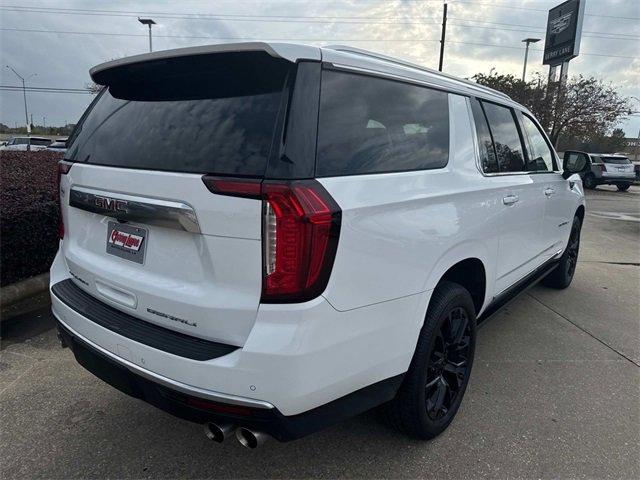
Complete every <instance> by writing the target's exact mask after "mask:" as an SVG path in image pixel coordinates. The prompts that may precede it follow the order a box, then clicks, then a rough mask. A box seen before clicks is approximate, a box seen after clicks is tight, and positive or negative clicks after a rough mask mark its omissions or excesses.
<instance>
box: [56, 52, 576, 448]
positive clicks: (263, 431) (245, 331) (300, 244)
mask: <svg viewBox="0 0 640 480" xmlns="http://www.w3.org/2000/svg"><path fill="white" fill-rule="evenodd" d="M220 72H224V74H223V75H221V74H220ZM91 76H92V79H93V80H94V81H95V82H96V83H97V84H100V85H105V86H106V88H104V89H102V91H101V92H100V93H99V94H98V95H97V96H96V99H95V100H94V102H93V103H92V105H91V106H90V107H89V109H88V110H87V112H85V114H84V115H83V117H82V118H81V120H80V122H79V123H78V125H77V126H76V128H75V130H74V133H73V134H72V136H71V137H70V140H69V144H68V150H67V153H66V155H65V157H64V160H63V161H62V162H60V198H61V211H62V216H61V217H62V219H63V224H62V225H61V228H60V232H61V241H60V249H59V252H58V254H57V256H56V259H55V260H54V262H53V265H52V267H51V276H50V278H51V287H50V288H51V298H52V309H53V314H54V316H55V318H56V319H57V324H58V328H59V332H60V336H61V339H62V341H63V342H64V344H65V345H67V346H69V347H71V348H72V349H73V352H74V354H75V356H76V359H77V360H78V362H79V363H80V364H82V365H83V366H84V367H85V368H87V369H88V370H89V371H91V372H93V373H94V374H95V375H97V376H99V377H100V378H102V379H103V380H105V381H106V382H108V383H110V384H112V385H113V386H115V387H116V388H119V389H121V390H123V391H124V392H126V393H128V394H130V395H133V396H135V397H138V398H141V399H143V400H145V401H147V402H149V403H151V404H153V405H155V406H157V407H159V408H161V409H164V410H166V411H168V412H171V413H172V414H174V415H177V416H180V417H182V418H185V419H188V420H191V421H194V422H199V423H202V424H204V425H205V432H206V434H207V436H208V437H209V438H212V439H214V440H216V441H223V440H224V439H225V437H227V436H228V435H229V434H231V433H233V432H235V435H236V437H237V438H238V440H239V441H240V442H241V443H242V444H243V445H245V446H248V447H252V448H254V447H256V446H257V445H258V444H259V443H260V442H261V440H262V439H264V438H265V437H267V436H273V437H275V438H276V439H278V440H281V441H287V440H292V439H296V438H300V437H302V436H304V435H307V434H309V433H311V432H314V431H317V430H319V429H320V428H323V427H324V426H327V425H329V424H332V423H335V422H338V421H340V420H342V419H345V418H347V417H350V416H352V415H356V414H358V413H360V412H363V411H365V410H368V409H370V408H372V407H375V406H377V405H381V404H386V406H385V408H386V410H387V412H388V414H389V417H390V419H391V421H392V422H393V424H394V425H396V426H397V427H398V428H399V429H400V430H401V431H403V432H405V433H406V434H408V435H410V436H412V437H417V438H422V439H429V438H433V437H435V436H436V435H438V434H440V433H441V432H442V431H444V430H445V429H446V428H447V426H448V425H449V424H450V423H451V421H452V420H453V418H454V416H455V414H456V412H457V410H458V407H459V406H460V404H461V402H462V398H463V395H464V392H465V389H466V386H467V382H468V381H469V376H470V374H471V367H472V364H473V358H474V348H475V339H476V324H477V322H478V321H481V320H482V319H484V318H487V317H488V316H489V315H491V314H492V313H493V312H495V311H496V310H497V309H499V308H500V307H501V306H503V305H504V304H505V303H506V302H507V301H508V300H510V299H512V298H513V297H514V296H515V295H517V294H519V293H520V292H522V291H523V290H524V289H525V288H526V287H527V286H529V285H531V284H532V283H534V282H536V281H538V280H540V279H542V278H544V280H543V281H544V283H545V284H546V285H548V286H550V287H553V288H559V289H562V288H566V287H567V286H569V284H570V283H571V280H572V278H573V274H574V272H575V268H576V264H577V258H578V252H579V245H580V229H581V225H582V220H583V218H584V195H583V191H582V183H581V182H580V180H579V177H577V176H575V175H573V173H574V172H577V171H581V170H582V169H583V168H584V162H583V164H582V165H581V164H580V161H579V160H577V161H575V162H573V163H572V165H567V166H566V168H565V169H564V172H563V169H562V167H561V166H560V165H559V162H558V158H557V155H556V153H555V151H554V150H553V148H552V147H551V144H550V142H549V139H548V138H547V136H546V135H545V133H544V132H543V130H542V128H541V127H540V125H539V123H538V122H537V121H536V120H535V118H534V117H533V115H532V114H531V112H529V111H528V110H527V109H526V108H524V107H523V106H521V105H519V104H517V103H515V102H514V101H513V100H511V99H510V98H509V97H508V96H507V95H505V94H502V93H499V92H497V91H495V90H492V89H489V88H486V87H482V86H479V85H477V84H475V83H472V82H467V81H465V80H460V79H457V78H455V77H451V76H447V75H444V74H441V73H439V72H435V71H432V70H426V69H423V68H420V67H417V66H415V65H412V64H408V63H406V62H402V61H399V60H395V59H392V58H389V57H384V56H381V55H378V54H375V53H372V52H366V51H362V50H358V49H353V48H350V47H340V46H336V47H325V48H316V47H310V46H304V45H293V44H277V43H269V44H267V43H242V44H225V45H213V46H202V47H194V48H185V49H179V50H167V51H162V52H154V53H152V54H144V55H139V56H135V57H130V58H123V59H119V60H115V61H112V62H108V63H105V64H102V65H99V66H97V67H94V68H93V69H92V70H91ZM131 415H135V412H134V411H132V412H131Z"/></svg>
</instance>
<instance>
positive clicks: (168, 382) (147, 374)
mask: <svg viewBox="0 0 640 480" xmlns="http://www.w3.org/2000/svg"><path fill="white" fill-rule="evenodd" d="M53 315H54V316H55V317H56V319H57V320H58V321H59V322H60V323H61V324H62V326H63V327H64V328H66V329H67V330H69V332H71V333H72V334H73V335H74V336H76V337H78V338H79V339H80V340H81V341H83V342H84V343H86V344H87V345H89V346H90V347H91V348H93V349H95V350H97V351H98V352H99V353H101V354H102V355H104V356H106V357H107V358H109V360H111V361H113V362H115V363H117V364H118V365H121V366H123V367H125V368H126V369H127V370H129V371H130V372H132V373H135V374H136V375H140V376H141V377H144V378H146V379H147V380H150V381H152V382H155V383H159V384H160V385H163V386H165V387H167V388H171V389H173V390H177V391H179V392H181V393H185V394H187V395H192V396H194V397H199V398H204V399H206V400H212V401H215V402H221V403H228V404H230V405H240V406H243V407H252V408H261V409H271V408H275V407H274V406H273V405H272V404H271V403H269V402H264V401H262V400H254V399H253V398H246V397H239V396H236V395H229V394H226V393H220V392H214V391H212V390H205V389H203V388H198V387H193V386H191V385H187V384H186V383H182V382H178V381H177V380H172V379H170V378H167V377H165V376H163V375H160V374H158V373H154V372H151V371H149V370H145V369H144V368H141V367H139V366H138V365H136V364H135V363H132V362H130V361H129V360H125V359H124V358H121V357H118V356H117V355H115V354H113V353H111V352H110V351H109V350H106V349H104V348H102V347H101V346H100V345H96V344H95V343H93V342H92V341H91V340H88V339H87V338H85V337H83V336H82V335H79V334H78V333H77V332H76V331H75V330H73V329H72V328H71V327H69V325H67V324H66V323H64V322H63V321H62V320H60V317H58V315H56V313H55V312H53Z"/></svg>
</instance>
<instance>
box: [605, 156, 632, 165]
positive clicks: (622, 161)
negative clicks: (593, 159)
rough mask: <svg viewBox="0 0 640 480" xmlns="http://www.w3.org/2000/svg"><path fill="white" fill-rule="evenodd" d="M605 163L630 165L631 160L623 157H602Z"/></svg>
mask: <svg viewBox="0 0 640 480" xmlns="http://www.w3.org/2000/svg"><path fill="white" fill-rule="evenodd" d="M600 158H601V159H602V161H603V162H604V163H613V164H614V165H629V164H630V163H631V160H629V159H628V158H621V157H600Z"/></svg>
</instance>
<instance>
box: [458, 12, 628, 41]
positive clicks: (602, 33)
mask: <svg viewBox="0 0 640 480" xmlns="http://www.w3.org/2000/svg"><path fill="white" fill-rule="evenodd" d="M449 18H451V20H457V21H461V22H474V23H486V24H489V25H504V26H507V27H523V28H528V29H530V30H531V31H533V30H535V31H541V32H545V31H546V28H545V27H543V26H538V27H536V26H531V25H522V24H517V23H505V22H491V21H488V20H484V19H470V18H469V19H467V18H459V17H449ZM469 26H471V25H469ZM497 30H500V29H497ZM582 33H583V37H584V36H591V35H615V36H620V37H629V38H630V39H640V35H631V34H627V33H615V32H592V31H588V30H583V31H582ZM585 34H586V35H585Z"/></svg>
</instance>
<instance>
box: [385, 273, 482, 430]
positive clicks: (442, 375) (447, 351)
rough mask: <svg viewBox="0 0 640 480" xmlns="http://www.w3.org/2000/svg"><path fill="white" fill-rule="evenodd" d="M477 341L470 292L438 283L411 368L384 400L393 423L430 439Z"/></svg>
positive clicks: (463, 380)
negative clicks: (392, 394)
mask: <svg viewBox="0 0 640 480" xmlns="http://www.w3.org/2000/svg"><path fill="white" fill-rule="evenodd" d="M451 327H452V328H451ZM456 330H457V333H456V334H452V332H453V331H456ZM448 342H450V345H449V346H447V343H448ZM475 342H476V312H475V308H474V305H473V300H472V299H471V295H469V292H468V291H467V290H466V289H465V288H463V287H462V286H460V285H458V284H457V283H453V282H447V281H444V282H441V283H440V284H439V285H438V286H437V287H436V289H435V291H434V292H433V295H432V297H431V301H430V304H429V310H428V311H427V315H426V318H425V321H424V325H423V326H422V329H421V331H420V336H419V338H418V343H417V346H416V350H415V353H414V354H413V359H412V360H411V365H410V366H409V370H408V371H407V373H406V374H405V377H404V380H403V382H402V385H401V386H400V388H399V389H398V393H397V394H396V397H395V398H394V399H393V400H392V401H391V402H389V404H388V405H387V417H388V419H389V420H390V422H391V424H392V425H393V426H394V427H396V428H397V429H398V430H400V431H401V432H403V433H405V434H407V435H408V436H410V437H414V438H420V439H424V440H429V439H431V438H434V437H436V436H437V435H439V434H440V433H442V432H443V431H444V430H445V429H446V428H447V427H448V426H449V424H450V423H451V422H452V421H453V418H454V417H455V415H456V412H457V411H458V408H459V407H460V403H461V402H462V397H463V396H464V392H465V390H466V388H467V383H468V382H469V376H470V374H471V367H472V365H473V354H474V351H475ZM443 353H444V354H443Z"/></svg>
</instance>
